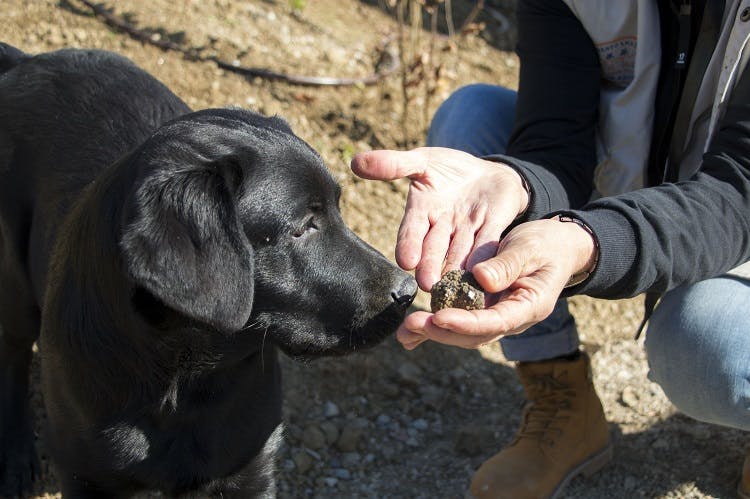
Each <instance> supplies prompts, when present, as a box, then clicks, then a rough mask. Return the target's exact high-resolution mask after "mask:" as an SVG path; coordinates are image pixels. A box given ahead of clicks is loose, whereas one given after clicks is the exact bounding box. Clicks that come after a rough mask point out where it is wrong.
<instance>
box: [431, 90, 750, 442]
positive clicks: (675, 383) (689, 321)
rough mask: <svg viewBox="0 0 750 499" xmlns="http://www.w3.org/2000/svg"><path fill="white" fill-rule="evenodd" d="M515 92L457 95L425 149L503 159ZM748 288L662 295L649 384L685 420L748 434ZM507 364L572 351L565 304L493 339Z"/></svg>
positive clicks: (721, 281) (720, 280) (730, 282)
mask: <svg viewBox="0 0 750 499" xmlns="http://www.w3.org/2000/svg"><path fill="white" fill-rule="evenodd" d="M515 104H516V93H515V92H513V91H511V90H508V89H506V88H502V87H498V86H493V85H485V84H476V85H469V86H467V87H463V88H461V89H459V90H457V91H456V92H455V93H454V94H453V95H451V96H450V97H449V98H448V99H447V100H446V101H445V102H444V103H443V104H442V105H441V106H440V108H439V109H438V110H437V112H436V113H435V116H434V117H433V119H432V123H431V124H430V130H429V132H428V135H427V145H428V146H441V147H451V148H454V149H461V150H463V151H466V152H469V153H471V154H474V155H476V156H484V155H489V154H497V153H503V152H505V148H506V145H507V143H508V139H509V137H510V132H511V129H512V126H513V119H514V112H515ZM748 310H750V281H745V280H741V279H735V278H732V277H727V276H722V277H717V278H714V279H708V280H705V281H702V282H699V283H697V284H693V285H690V286H683V287H680V288H677V289H675V290H672V291H670V292H669V293H667V294H666V295H665V296H664V297H663V298H662V300H661V301H660V302H659V305H658V306H657V307H656V309H655V311H654V314H653V315H652V317H651V320H650V321H649V327H648V330H647V333H646V352H647V354H648V360H649V367H650V372H649V377H650V378H651V379H652V380H653V381H655V382H656V383H658V384H659V385H661V387H662V389H663V390H664V392H665V393H666V395H667V397H669V399H670V400H671V401H672V402H673V403H674V404H675V406H677V408H678V409H680V410H681V411H682V412H684V413H685V414H687V415H689V416H691V417H693V418H695V419H698V420H701V421H705V422H709V423H715V424H720V425H724V426H730V427H734V428H740V429H744V430H750V319H748V312H747V311H748ZM500 344H501V346H502V349H503V353H504V354H505V357H506V358H507V359H508V360H513V361H520V362H528V361H535V360H544V359H551V358H553V357H558V356H561V355H565V354H568V353H572V352H574V351H575V350H577V349H578V346H579V341H578V331H577V329H576V324H575V320H574V319H573V317H572V316H571V314H570V313H569V312H568V306H567V302H566V301H565V300H564V299H560V300H558V301H557V304H556V306H555V309H554V311H553V312H552V314H551V315H550V316H549V317H548V318H547V319H545V320H544V321H542V322H540V323H539V324H537V325H535V326H533V327H531V328H529V329H527V330H526V331H524V332H523V333H521V334H518V335H514V336H508V337H505V338H502V339H501V340H500Z"/></svg>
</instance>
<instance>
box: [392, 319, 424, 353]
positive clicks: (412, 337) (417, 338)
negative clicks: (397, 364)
mask: <svg viewBox="0 0 750 499" xmlns="http://www.w3.org/2000/svg"><path fill="white" fill-rule="evenodd" d="M396 339H397V340H398V342H399V343H401V344H402V345H403V346H404V348H406V349H407V350H413V349H414V348H416V347H417V346H419V345H420V344H421V343H423V342H425V341H427V338H426V337H425V336H424V335H423V334H420V333H415V332H413V331H409V330H408V329H406V328H405V327H404V326H403V325H402V326H401V327H399V328H398V330H397V331H396Z"/></svg>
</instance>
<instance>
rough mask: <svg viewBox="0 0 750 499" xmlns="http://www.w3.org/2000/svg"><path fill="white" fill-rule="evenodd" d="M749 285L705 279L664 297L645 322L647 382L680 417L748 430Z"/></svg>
mask: <svg viewBox="0 0 750 499" xmlns="http://www.w3.org/2000/svg"><path fill="white" fill-rule="evenodd" d="M748 306H750V283H748V282H747V281H742V280H738V279H734V278H731V277H719V278H715V279H708V280H706V281H702V282H699V283H697V284H694V285H691V286H683V287H680V288H677V289H675V290H673V291H671V292H669V293H667V294H666V295H665V296H664V297H663V298H662V300H661V302H660V303H659V306H658V307H657V308H656V310H655V311H654V314H653V316H652V317H651V319H650V321H649V328H648V331H647V336H646V351H647V354H648V361H649V368H650V372H649V378H651V379H652V380H653V381H655V382H656V383H658V384H659V385H661V387H662V389H663V390H664V393H665V394H666V395H667V397H668V398H669V399H670V400H671V401H672V403H673V404H674V405H675V406H676V407H677V408H678V409H679V410H680V411H682V412H683V413H685V414H686V415H688V416H690V417H692V418H695V419H697V420H700V421H704V422H707V423H714V424H720V425H723V426H729V427H733V428H739V429H743V430H750V362H749V361H748V359H750V325H748V321H747V319H746V314H747V310H748Z"/></svg>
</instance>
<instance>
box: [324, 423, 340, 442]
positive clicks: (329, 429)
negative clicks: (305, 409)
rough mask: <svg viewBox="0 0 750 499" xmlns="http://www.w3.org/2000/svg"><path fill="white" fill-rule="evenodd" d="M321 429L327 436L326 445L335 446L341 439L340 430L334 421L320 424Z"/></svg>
mask: <svg viewBox="0 0 750 499" xmlns="http://www.w3.org/2000/svg"><path fill="white" fill-rule="evenodd" d="M320 429H321V431H322V432H323V434H324V435H325V438H326V443H327V444H328V445H331V444H333V443H334V442H335V441H336V440H338V438H339V428H338V426H336V423H333V422H332V421H323V422H322V423H320Z"/></svg>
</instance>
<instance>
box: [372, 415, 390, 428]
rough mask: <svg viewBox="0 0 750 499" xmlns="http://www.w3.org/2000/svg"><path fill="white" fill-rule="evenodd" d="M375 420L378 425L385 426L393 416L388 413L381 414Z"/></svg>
mask: <svg viewBox="0 0 750 499" xmlns="http://www.w3.org/2000/svg"><path fill="white" fill-rule="evenodd" d="M375 422H376V423H377V424H378V426H385V425H387V424H388V423H390V422H391V417H390V416H389V415H388V414H381V415H379V416H378V418H377V419H376V420H375Z"/></svg>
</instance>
